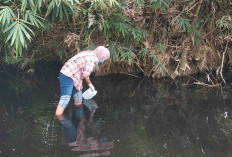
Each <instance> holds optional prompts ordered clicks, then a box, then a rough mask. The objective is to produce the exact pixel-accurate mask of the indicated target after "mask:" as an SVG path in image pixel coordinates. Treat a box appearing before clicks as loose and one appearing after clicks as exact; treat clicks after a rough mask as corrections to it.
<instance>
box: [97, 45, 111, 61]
mask: <svg viewBox="0 0 232 157" xmlns="http://www.w3.org/2000/svg"><path fill="white" fill-rule="evenodd" d="M94 52H95V54H96V55H97V58H98V59H99V60H103V61H105V60H107V59H109V58H110V51H109V50H108V49H107V48H105V47H104V46H98V47H97V48H96V49H95V50H94Z"/></svg>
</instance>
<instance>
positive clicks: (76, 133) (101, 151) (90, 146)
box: [59, 100, 114, 157]
mask: <svg viewBox="0 0 232 157" xmlns="http://www.w3.org/2000/svg"><path fill="white" fill-rule="evenodd" d="M84 105H85V106H87V107H88V109H90V110H88V111H87V112H88V116H87V115H85V114H84V107H83V106H82V107H79V108H73V111H72V114H69V115H61V116H59V120H60V122H61V124H62V125H63V133H64V140H65V141H66V142H67V144H68V146H70V149H71V150H72V151H76V152H88V153H86V154H81V155H79V157H93V156H102V155H104V156H108V155H110V151H109V150H110V149H112V148H113V147H114V143H113V141H109V140H108V138H107V137H105V136H103V137H93V136H92V135H94V134H93V133H91V132H92V125H93V116H94V113H95V110H96V106H97V104H96V102H95V101H94V100H86V101H84Z"/></svg>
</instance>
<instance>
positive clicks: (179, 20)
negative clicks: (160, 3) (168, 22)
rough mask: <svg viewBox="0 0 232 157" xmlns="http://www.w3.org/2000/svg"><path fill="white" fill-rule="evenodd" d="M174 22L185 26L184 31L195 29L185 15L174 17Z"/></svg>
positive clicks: (182, 26)
mask: <svg viewBox="0 0 232 157" xmlns="http://www.w3.org/2000/svg"><path fill="white" fill-rule="evenodd" d="M174 22H176V23H177V24H178V25H179V26H180V27H181V28H183V30H184V31H187V32H192V31H193V28H192V26H191V24H190V20H189V19H187V18H185V17H182V18H178V17H176V18H174Z"/></svg>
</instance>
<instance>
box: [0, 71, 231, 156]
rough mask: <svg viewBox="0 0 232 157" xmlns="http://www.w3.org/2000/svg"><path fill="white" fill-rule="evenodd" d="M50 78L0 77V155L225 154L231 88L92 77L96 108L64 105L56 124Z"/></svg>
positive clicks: (55, 94)
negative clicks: (76, 107) (65, 110)
mask: <svg viewBox="0 0 232 157" xmlns="http://www.w3.org/2000/svg"><path fill="white" fill-rule="evenodd" d="M49 76H50V75H49ZM54 78H55V77H54ZM54 78H52V80H50V81H49V80H45V79H38V80H36V79H32V80H31V79H30V78H20V77H19V78H17V77H12V78H11V77H5V76H3V75H0V112H1V114H0V156H3V157H12V156H19V157H31V156H34V157H36V156H38V155H39V156H44V157H77V156H79V155H80V156H82V157H83V156H87V157H88V156H103V155H109V154H110V156H113V157H124V156H126V157H135V156H148V157H160V156H163V157H177V156H178V157H231V154H232V106H231V102H232V96H231V95H232V90H231V88H228V89H224V91H223V93H222V92H221V89H208V88H202V87H199V86H185V85H182V83H181V82H178V81H175V82H174V83H170V82H165V80H162V81H161V82H152V81H151V80H147V79H143V80H140V79H132V78H128V77H124V76H123V77H122V76H121V77H119V76H118V75H116V76H115V77H112V76H109V77H108V76H105V77H95V78H94V79H93V82H94V84H95V86H96V88H97V89H98V91H99V92H98V94H97V95H96V96H95V97H94V99H95V100H96V102H98V105H99V108H98V105H97V104H96V103H95V102H94V101H91V100H90V102H89V103H88V102H84V103H85V106H84V110H83V108H82V109H81V108H79V109H78V110H77V109H75V110H74V109H73V106H74V105H73V104H71V103H70V104H69V106H68V109H67V113H66V117H63V119H62V120H61V121H58V120H57V119H56V118H55V117H54V110H55V108H56V105H57V103H58V102H57V100H58V99H59V82H58V80H57V79H56V80H54ZM15 80H17V81H15ZM184 82H188V81H184ZM28 88H30V89H31V90H28ZM87 103H88V104H87ZM97 108H98V109H97ZM96 109H97V110H96ZM95 110H96V112H94V111H95ZM69 111H70V112H69ZM83 111H85V112H83ZM87 111H88V112H87ZM106 137H108V138H109V139H112V140H113V141H114V144H113V142H111V141H109V140H108V139H107V138H106ZM113 146H115V147H114V148H113ZM111 148H113V149H111ZM81 154H82V155H81Z"/></svg>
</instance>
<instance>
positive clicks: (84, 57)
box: [60, 51, 98, 91]
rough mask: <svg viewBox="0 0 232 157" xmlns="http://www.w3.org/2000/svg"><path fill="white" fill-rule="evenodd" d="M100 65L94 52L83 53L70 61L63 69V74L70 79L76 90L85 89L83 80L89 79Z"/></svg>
mask: <svg viewBox="0 0 232 157" xmlns="http://www.w3.org/2000/svg"><path fill="white" fill-rule="evenodd" d="M97 64H98V58H97V56H96V55H95V53H93V52H89V51H83V52H81V53H79V54H77V55H75V56H73V57H72V58H71V59H69V60H68V61H67V62H66V63H65V64H64V65H63V67H62V69H61V71H60V72H61V73H63V74H64V75H66V76H68V77H70V78H71V79H72V80H73V82H74V87H75V88H76V90H78V91H80V90H82V88H83V85H82V83H83V79H84V78H86V77H89V75H90V74H91V72H92V71H93V69H94V68H95V67H96V66H97Z"/></svg>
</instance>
